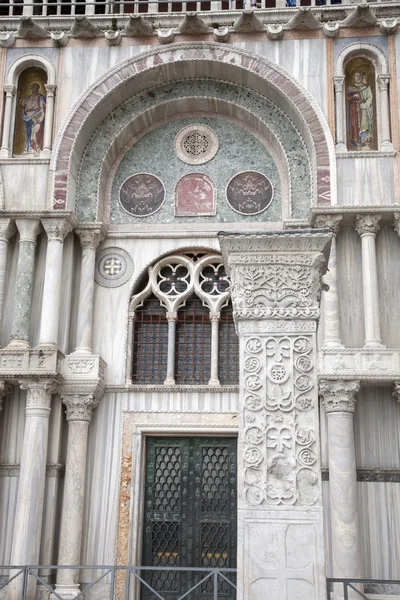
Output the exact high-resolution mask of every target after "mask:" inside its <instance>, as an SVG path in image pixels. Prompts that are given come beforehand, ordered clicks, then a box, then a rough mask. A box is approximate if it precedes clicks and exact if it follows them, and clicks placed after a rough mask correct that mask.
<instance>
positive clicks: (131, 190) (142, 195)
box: [119, 173, 165, 217]
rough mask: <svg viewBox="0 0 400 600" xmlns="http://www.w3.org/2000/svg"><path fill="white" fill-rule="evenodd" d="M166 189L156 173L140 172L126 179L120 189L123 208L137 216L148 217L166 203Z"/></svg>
mask: <svg viewBox="0 0 400 600" xmlns="http://www.w3.org/2000/svg"><path fill="white" fill-rule="evenodd" d="M164 198H165V189H164V186H163V184H162V182H161V181H160V180H159V179H158V177H155V176H154V175H149V174H148V173H138V174H137V175H131V177H128V179H125V181H124V183H123V184H122V186H121V188H120V191H119V200H120V202H121V205H122V208H123V209H124V210H126V212H128V213H129V214H130V215H133V216H135V217H148V216H149V215H152V214H153V213H155V212H157V211H158V210H159V209H160V208H161V206H162V205H163V203H164Z"/></svg>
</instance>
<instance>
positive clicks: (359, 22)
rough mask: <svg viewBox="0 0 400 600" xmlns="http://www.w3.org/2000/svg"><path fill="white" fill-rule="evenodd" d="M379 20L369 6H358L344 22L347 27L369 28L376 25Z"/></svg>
mask: <svg viewBox="0 0 400 600" xmlns="http://www.w3.org/2000/svg"><path fill="white" fill-rule="evenodd" d="M376 21H377V18H376V16H375V14H374V13H373V11H372V9H371V7H370V5H369V4H367V3H365V4H358V5H357V6H356V7H355V9H354V10H353V11H352V12H351V13H350V14H349V16H348V17H346V18H345V19H344V21H342V23H341V25H343V26H345V27H368V26H371V25H375V24H376Z"/></svg>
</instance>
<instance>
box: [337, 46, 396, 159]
mask: <svg viewBox="0 0 400 600" xmlns="http://www.w3.org/2000/svg"><path fill="white" fill-rule="evenodd" d="M353 58H365V59H366V60H369V61H370V62H372V64H373V65H374V68H375V89H376V92H377V93H376V121H377V136H378V148H379V151H381V152H388V151H394V147H393V144H392V138H391V132H390V109H389V95H388V88H389V83H390V74H389V66H388V60H387V57H386V56H385V54H384V53H383V52H382V50H381V49H380V48H378V47H377V46H374V45H372V44H366V43H360V42H355V43H353V44H349V45H348V46H346V47H345V48H344V49H343V50H342V51H341V52H340V54H339V55H338V57H337V59H336V63H335V71H334V78H333V79H334V89H335V116H336V152H348V153H349V154H352V155H354V152H352V151H349V150H348V149H347V131H346V99H345V94H344V85H345V68H346V65H347V63H348V62H350V61H351V60H352V59H353ZM378 92H379V93H378ZM372 152H376V150H375V151H374V150H372Z"/></svg>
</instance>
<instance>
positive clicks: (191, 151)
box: [175, 125, 218, 165]
mask: <svg viewBox="0 0 400 600" xmlns="http://www.w3.org/2000/svg"><path fill="white" fill-rule="evenodd" d="M175 152H176V154H177V156H178V158H180V159H181V160H182V161H183V162H185V163H187V164H188V165H202V164H204V163H206V162H208V161H209V160H211V159H212V158H214V156H215V155H216V154H217V152H218V138H217V136H216V134H215V133H214V131H213V130H212V129H211V128H210V127H207V126H206V125H188V126H187V127H184V128H183V129H181V131H180V132H179V133H178V135H177V136H176V138H175Z"/></svg>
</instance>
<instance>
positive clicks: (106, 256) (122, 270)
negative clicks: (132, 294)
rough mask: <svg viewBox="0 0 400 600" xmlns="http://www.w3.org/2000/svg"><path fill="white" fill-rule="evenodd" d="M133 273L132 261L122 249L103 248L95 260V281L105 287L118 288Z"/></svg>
mask: <svg viewBox="0 0 400 600" xmlns="http://www.w3.org/2000/svg"><path fill="white" fill-rule="evenodd" d="M132 272H133V261H132V259H131V257H130V256H129V254H128V253H127V252H125V250H123V249H122V248H104V249H103V250H101V251H100V252H99V253H98V255H97V258H96V270H95V277H94V278H95V281H97V283H99V284H100V285H103V286H105V287H119V286H120V285H123V284H124V283H126V282H127V281H128V280H129V279H130V277H131V275H132Z"/></svg>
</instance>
